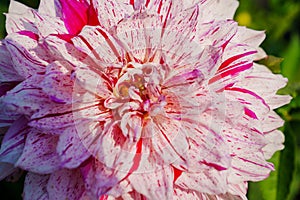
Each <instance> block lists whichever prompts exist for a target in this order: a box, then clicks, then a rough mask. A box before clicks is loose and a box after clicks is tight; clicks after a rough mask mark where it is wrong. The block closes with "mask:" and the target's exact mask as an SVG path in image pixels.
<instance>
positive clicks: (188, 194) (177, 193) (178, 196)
mask: <svg viewBox="0 0 300 200" xmlns="http://www.w3.org/2000/svg"><path fill="white" fill-rule="evenodd" d="M173 199H174V200H182V199H195V200H198V199H199V197H198V195H197V194H196V192H194V191H191V190H183V189H182V188H180V187H178V186H174V196H173Z"/></svg>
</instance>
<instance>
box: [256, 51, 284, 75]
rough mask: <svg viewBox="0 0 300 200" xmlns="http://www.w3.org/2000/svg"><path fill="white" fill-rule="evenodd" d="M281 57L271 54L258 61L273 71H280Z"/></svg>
mask: <svg viewBox="0 0 300 200" xmlns="http://www.w3.org/2000/svg"><path fill="white" fill-rule="evenodd" d="M282 61H283V58H278V57H275V56H272V55H269V56H267V57H266V58H265V59H263V60H260V61H259V62H258V63H259V64H263V65H265V66H267V67H268V68H269V69H270V70H271V71H272V72H273V73H280V72H281V70H280V64H281V63H282Z"/></svg>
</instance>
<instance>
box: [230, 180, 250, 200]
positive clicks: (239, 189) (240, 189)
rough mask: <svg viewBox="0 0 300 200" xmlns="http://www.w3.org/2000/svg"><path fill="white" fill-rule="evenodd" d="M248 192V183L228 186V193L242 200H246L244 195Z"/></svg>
mask: <svg viewBox="0 0 300 200" xmlns="http://www.w3.org/2000/svg"><path fill="white" fill-rule="evenodd" d="M247 190H248V182H241V183H238V184H229V190H228V192H229V193H230V194H233V195H238V196H240V197H241V199H243V200H247V197H246V194H247Z"/></svg>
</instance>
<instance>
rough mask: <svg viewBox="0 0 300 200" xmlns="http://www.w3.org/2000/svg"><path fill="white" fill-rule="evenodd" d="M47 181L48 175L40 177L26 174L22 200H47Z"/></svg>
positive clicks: (30, 173) (29, 173)
mask: <svg viewBox="0 0 300 200" xmlns="http://www.w3.org/2000/svg"><path fill="white" fill-rule="evenodd" d="M48 180H49V175H40V174H35V173H32V172H28V174H27V175H26V178H25V184H24V193H23V195H24V197H23V198H24V200H33V199H40V200H48V199H49V195H48V193H47V190H46V187H47V183H48Z"/></svg>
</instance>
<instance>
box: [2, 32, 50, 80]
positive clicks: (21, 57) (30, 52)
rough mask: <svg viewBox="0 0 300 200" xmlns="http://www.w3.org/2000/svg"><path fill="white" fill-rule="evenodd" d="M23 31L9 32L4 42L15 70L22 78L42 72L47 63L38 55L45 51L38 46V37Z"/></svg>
mask: <svg viewBox="0 0 300 200" xmlns="http://www.w3.org/2000/svg"><path fill="white" fill-rule="evenodd" d="M23 33H24V32H22V33H15V34H10V35H9V36H7V37H6V39H5V44H6V47H7V49H8V51H9V53H10V54H11V56H12V61H13V64H14V67H15V70H16V71H17V72H18V74H20V75H21V76H23V77H24V78H28V77H29V76H31V75H33V74H37V73H40V72H44V70H45V66H46V65H47V64H48V63H47V62H46V61H44V60H42V59H41V58H40V57H39V55H40V54H44V55H45V54H46V53H45V51H44V49H42V48H41V47H39V46H38V41H37V40H38V38H35V37H36V36H34V37H31V35H30V36H28V35H24V34H23Z"/></svg>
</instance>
